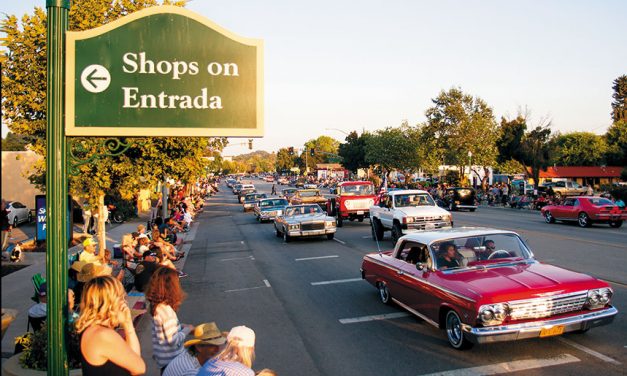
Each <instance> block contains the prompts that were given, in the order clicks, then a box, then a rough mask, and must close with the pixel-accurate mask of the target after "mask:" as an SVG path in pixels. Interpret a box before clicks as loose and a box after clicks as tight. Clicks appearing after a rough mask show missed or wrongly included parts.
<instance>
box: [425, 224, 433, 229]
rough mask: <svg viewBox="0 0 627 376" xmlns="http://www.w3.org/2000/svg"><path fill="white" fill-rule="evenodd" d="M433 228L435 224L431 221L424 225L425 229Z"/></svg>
mask: <svg viewBox="0 0 627 376" xmlns="http://www.w3.org/2000/svg"><path fill="white" fill-rule="evenodd" d="M434 228H435V225H434V224H433V223H427V224H426V225H425V230H433V229H434Z"/></svg>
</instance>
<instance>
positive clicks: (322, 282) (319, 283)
mask: <svg viewBox="0 0 627 376" xmlns="http://www.w3.org/2000/svg"><path fill="white" fill-rule="evenodd" d="M361 280H362V279H361V278H349V279H336V280H334V281H321V282H311V285H312V286H320V285H331V284H334V283H347V282H357V281H361Z"/></svg>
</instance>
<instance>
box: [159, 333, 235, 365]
mask: <svg viewBox="0 0 627 376" xmlns="http://www.w3.org/2000/svg"><path fill="white" fill-rule="evenodd" d="M193 335H194V338H193V339H190V340H189V341H187V342H185V343H184V344H183V346H185V348H186V351H183V352H182V353H180V354H179V355H178V356H177V357H176V358H174V359H172V361H171V362H170V364H168V366H167V367H166V369H165V371H163V376H195V375H196V374H197V373H198V370H199V369H200V366H201V365H203V364H204V363H205V362H206V361H207V360H209V359H211V358H212V357H213V356H214V355H216V354H217V353H218V352H219V351H220V348H221V346H222V345H224V344H225V343H226V337H225V336H224V334H223V333H222V332H221V331H220V329H218V326H217V325H216V323H215V322H210V323H205V324H200V325H198V326H197V327H196V328H195V329H194V333H193Z"/></svg>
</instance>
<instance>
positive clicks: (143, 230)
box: [137, 223, 151, 239]
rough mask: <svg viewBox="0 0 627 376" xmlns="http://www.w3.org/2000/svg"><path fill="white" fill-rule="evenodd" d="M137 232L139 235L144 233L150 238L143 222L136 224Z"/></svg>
mask: <svg viewBox="0 0 627 376" xmlns="http://www.w3.org/2000/svg"><path fill="white" fill-rule="evenodd" d="M137 233H138V234H139V235H141V234H145V235H146V236H148V239H151V237H150V233H149V232H148V231H146V226H144V225H143V224H141V223H140V224H138V225H137Z"/></svg>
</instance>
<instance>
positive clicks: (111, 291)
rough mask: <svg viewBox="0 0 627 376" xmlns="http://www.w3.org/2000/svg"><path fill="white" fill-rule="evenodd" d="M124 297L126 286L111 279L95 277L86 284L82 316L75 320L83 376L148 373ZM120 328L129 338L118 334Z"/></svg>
mask: <svg viewBox="0 0 627 376" xmlns="http://www.w3.org/2000/svg"><path fill="white" fill-rule="evenodd" d="M124 297H125V292H124V287H123V286H122V284H121V283H120V281H118V280H117V279H115V278H113V277H111V276H103V277H95V278H93V279H91V280H90V281H89V282H87V283H86V284H85V287H84V289H83V294H82V297H81V305H80V307H81V314H80V316H79V318H78V320H76V330H77V332H78V333H79V334H80V349H81V354H82V358H83V359H82V364H83V367H82V370H83V375H84V376H90V375H103V374H106V375H107V376H117V375H142V374H144V373H145V372H146V364H145V363H144V360H143V359H142V357H141V349H140V346H139V340H138V338H137V334H136V333H135V328H134V327H133V320H132V318H131V311H130V309H129V308H128V306H127V305H126V301H125V300H124ZM118 326H121V327H122V329H123V330H124V336H125V337H126V339H123V338H122V336H121V335H120V334H118V333H117V332H116V331H115V329H116V328H117V327H118Z"/></svg>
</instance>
